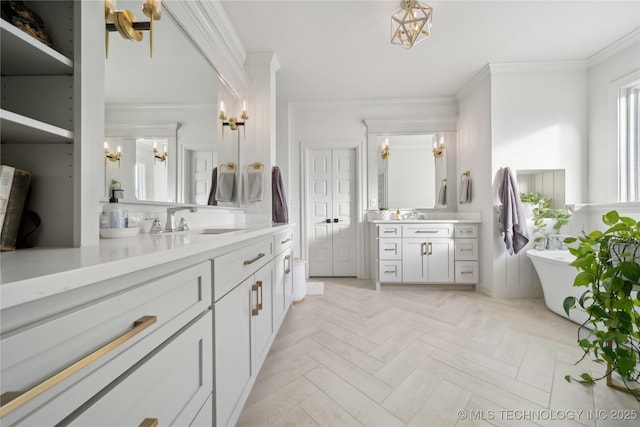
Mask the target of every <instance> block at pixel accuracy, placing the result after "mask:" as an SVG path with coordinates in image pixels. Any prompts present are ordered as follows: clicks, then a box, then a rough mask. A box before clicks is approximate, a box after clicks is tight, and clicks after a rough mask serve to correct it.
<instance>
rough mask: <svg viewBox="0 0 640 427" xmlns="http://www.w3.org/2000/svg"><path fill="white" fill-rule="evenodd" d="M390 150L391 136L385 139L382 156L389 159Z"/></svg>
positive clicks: (383, 158)
mask: <svg viewBox="0 0 640 427" xmlns="http://www.w3.org/2000/svg"><path fill="white" fill-rule="evenodd" d="M389 154H391V153H390V151H389V138H385V139H384V144H382V151H381V152H380V157H382V160H387V158H388V157H389Z"/></svg>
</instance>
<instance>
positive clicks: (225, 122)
mask: <svg viewBox="0 0 640 427" xmlns="http://www.w3.org/2000/svg"><path fill="white" fill-rule="evenodd" d="M218 118H219V119H220V120H221V121H222V137H223V138H224V127H225V126H229V129H231V130H238V126H242V127H243V128H244V122H245V121H247V120H249V114H247V101H244V102H243V103H242V114H240V118H241V119H242V121H241V122H239V121H238V119H237V118H235V117H229V118H228V119H227V115H226V113H225V112H224V102H223V101H220V115H219V116H218ZM244 133H245V135H246V133H247V130H246V129H244Z"/></svg>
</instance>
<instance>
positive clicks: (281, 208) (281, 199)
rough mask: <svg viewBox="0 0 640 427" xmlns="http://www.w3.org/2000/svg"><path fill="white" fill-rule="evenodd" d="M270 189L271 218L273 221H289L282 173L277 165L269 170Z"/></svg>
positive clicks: (285, 222) (284, 222)
mask: <svg viewBox="0 0 640 427" xmlns="http://www.w3.org/2000/svg"><path fill="white" fill-rule="evenodd" d="M271 190H272V191H271V195H272V197H273V203H272V206H271V220H272V221H273V222H274V223H283V224H287V223H289V208H288V207H287V198H286V196H285V194H284V183H283V182H282V174H281V173H280V168H279V167H278V166H274V167H273V169H272V171H271Z"/></svg>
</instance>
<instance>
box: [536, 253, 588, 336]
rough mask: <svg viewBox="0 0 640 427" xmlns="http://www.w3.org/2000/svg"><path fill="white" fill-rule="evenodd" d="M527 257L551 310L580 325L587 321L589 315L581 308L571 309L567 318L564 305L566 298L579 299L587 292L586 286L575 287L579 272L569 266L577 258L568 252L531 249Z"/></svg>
mask: <svg viewBox="0 0 640 427" xmlns="http://www.w3.org/2000/svg"><path fill="white" fill-rule="evenodd" d="M527 256H528V257H529V258H530V259H531V262H532V263H533V267H534V268H535V269H536V272H537V273H538V277H539V278H540V284H541V285H542V293H543V295H544V302H545V304H546V305H547V307H548V308H549V310H551V311H553V312H554V313H556V314H558V315H560V316H562V317H565V318H567V319H569V320H571V321H573V322H576V323H578V324H581V323H582V322H584V321H585V320H587V318H588V316H587V314H586V313H585V312H584V311H582V309H581V308H580V307H579V306H577V308H573V309H571V310H570V311H569V317H567V313H565V311H564V308H563V305H562V303H563V302H564V299H565V298H566V297H568V296H574V297H576V299H578V298H580V296H581V295H582V294H583V293H584V291H586V290H587V288H585V287H584V286H573V281H574V279H575V278H576V275H577V274H578V270H577V269H576V268H575V267H572V266H570V265H569V264H570V263H572V262H573V261H574V260H575V257H574V256H573V255H571V253H570V252H569V251H568V250H543V251H540V250H537V249H529V250H528V251H527Z"/></svg>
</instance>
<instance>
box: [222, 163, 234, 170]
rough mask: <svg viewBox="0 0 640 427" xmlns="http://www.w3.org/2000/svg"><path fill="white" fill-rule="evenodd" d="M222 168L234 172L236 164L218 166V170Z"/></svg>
mask: <svg viewBox="0 0 640 427" xmlns="http://www.w3.org/2000/svg"><path fill="white" fill-rule="evenodd" d="M222 168H227V169H231V170H236V164H235V163H233V162H229V163H223V164H221V165H220V169H222Z"/></svg>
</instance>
